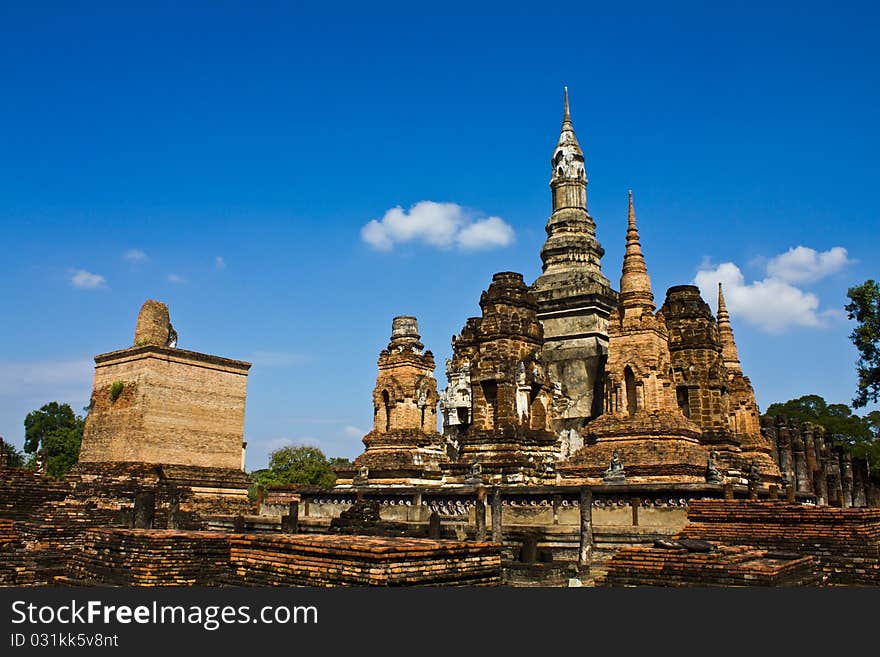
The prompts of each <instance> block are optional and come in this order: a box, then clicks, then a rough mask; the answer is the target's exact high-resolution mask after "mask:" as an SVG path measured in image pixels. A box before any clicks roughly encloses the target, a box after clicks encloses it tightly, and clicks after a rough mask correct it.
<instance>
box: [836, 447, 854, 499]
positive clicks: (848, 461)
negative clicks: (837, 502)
mask: <svg viewBox="0 0 880 657" xmlns="http://www.w3.org/2000/svg"><path fill="white" fill-rule="evenodd" d="M838 458H839V459H840V482H841V487H842V492H843V506H844V507H846V508H850V507H851V506H853V468H852V455H851V454H850V453H849V451H847V450H846V449H845V448H844V447H843V446H841V447H839V448H838Z"/></svg>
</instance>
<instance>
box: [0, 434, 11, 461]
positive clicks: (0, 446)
mask: <svg viewBox="0 0 880 657" xmlns="http://www.w3.org/2000/svg"><path fill="white" fill-rule="evenodd" d="M8 464H9V453H8V452H7V451H6V443H4V442H3V438H0V468H5V467H6V466H7V465H8Z"/></svg>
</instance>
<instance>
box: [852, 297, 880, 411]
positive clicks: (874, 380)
mask: <svg viewBox="0 0 880 657" xmlns="http://www.w3.org/2000/svg"><path fill="white" fill-rule="evenodd" d="M846 296H847V297H849V299H850V302H849V303H848V304H847V305H846V308H845V309H846V312H847V313H848V315H849V318H850V319H854V320H856V321H857V322H858V326H856V327H855V328H854V329H853V332H852V333H850V335H849V339H850V340H852V343H853V344H854V345H855V347H856V349H857V350H858V352H859V360H858V362H857V363H856V371H857V373H858V376H859V384H858V389H857V390H856V397H855V399H853V407H854V408H862V407H864V406H867V405H868V402H874V403H875V404H876V403H877V401H878V400H880V286H878V285H877V283H876V281H873V280H867V281H865V282H864V283H862V284H861V285H856V286H855V287H851V288H850V289H849V290H848V291H847V293H846Z"/></svg>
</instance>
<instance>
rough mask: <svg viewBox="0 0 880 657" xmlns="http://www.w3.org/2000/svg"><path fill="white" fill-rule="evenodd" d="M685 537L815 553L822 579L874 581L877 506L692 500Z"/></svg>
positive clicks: (879, 581)
mask: <svg viewBox="0 0 880 657" xmlns="http://www.w3.org/2000/svg"><path fill="white" fill-rule="evenodd" d="M688 519H689V520H690V524H688V525H687V526H686V527H685V528H684V529H683V530H682V532H681V536H682V537H685V538H697V539H703V540H708V541H722V542H724V543H728V544H731V545H752V546H756V547H759V548H765V549H771V550H785V551H790V552H797V553H798V554H802V555H811V556H813V557H815V559H816V563H815V567H816V570H817V573H818V574H819V575H820V576H821V578H822V580H823V582H824V583H828V584H844V585H872V586H877V585H880V509H875V508H869V509H868V508H866V509H839V508H833V507H817V506H813V505H807V504H789V503H786V502H758V501H749V500H737V501H717V500H694V501H693V502H692V503H691V505H690V508H689V509H688Z"/></svg>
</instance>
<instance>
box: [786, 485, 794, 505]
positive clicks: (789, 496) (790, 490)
mask: <svg viewBox="0 0 880 657" xmlns="http://www.w3.org/2000/svg"><path fill="white" fill-rule="evenodd" d="M785 499H786V501H787V502H794V501H795V499H796V498H795V490H794V484H793V483H792V482H788V485H786V487H785Z"/></svg>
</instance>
